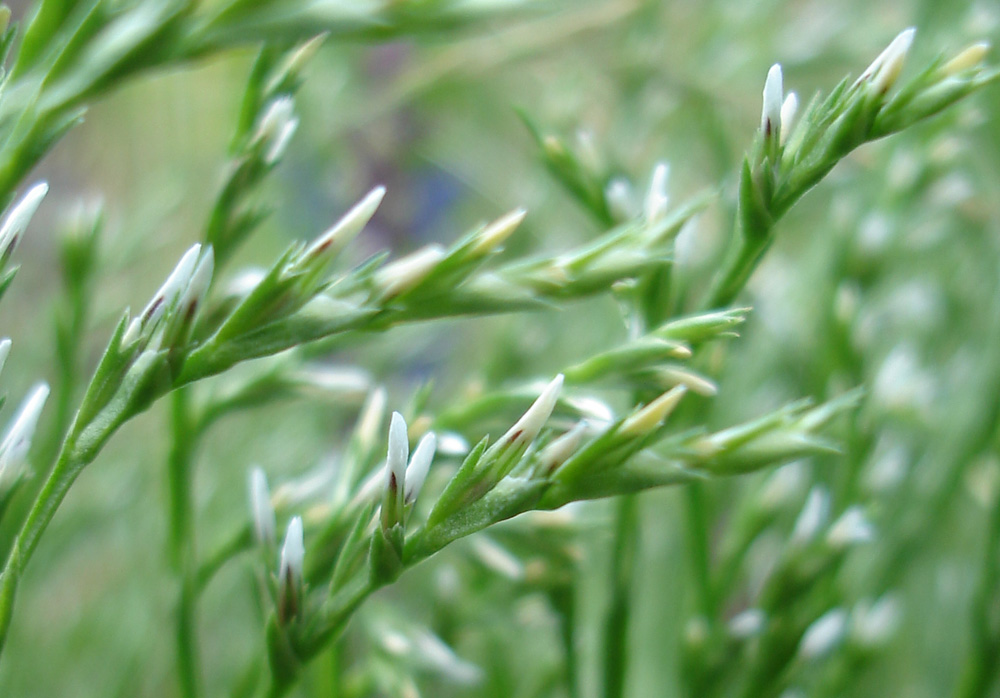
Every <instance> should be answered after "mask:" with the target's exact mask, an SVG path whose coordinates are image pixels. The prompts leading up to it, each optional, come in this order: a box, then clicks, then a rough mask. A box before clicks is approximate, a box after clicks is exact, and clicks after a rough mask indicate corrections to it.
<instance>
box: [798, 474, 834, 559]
mask: <svg viewBox="0 0 1000 698" xmlns="http://www.w3.org/2000/svg"><path fill="white" fill-rule="evenodd" d="M829 515H830V493H829V492H827V491H826V489H825V488H823V487H821V486H819V485H817V486H816V487H813V488H812V489H811V490H810V491H809V495H808V496H807V497H806V503H805V505H804V506H803V507H802V511H801V513H800V514H799V518H798V519H796V521H795V528H793V529H792V543H795V544H798V545H802V544H804V543H808V542H809V541H811V540H812V539H813V538H815V537H816V534H817V533H819V530H820V529H821V528H822V527H823V525H824V524H825V523H826V519H827V517H828V516H829Z"/></svg>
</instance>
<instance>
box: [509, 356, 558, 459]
mask: <svg viewBox="0 0 1000 698" xmlns="http://www.w3.org/2000/svg"><path fill="white" fill-rule="evenodd" d="M562 384H563V375H562V374H561V373H560V374H559V375H558V376H556V377H555V378H553V379H552V382H550V383H549V384H548V385H546V386H545V389H544V390H543V391H542V394H541V395H539V396H538V399H537V400H535V402H534V403H532V405H531V407H529V408H528V411H527V412H525V413H524V415H523V416H522V417H521V418H520V419H519V420H517V421H516V422H515V423H514V426H512V427H511V428H510V429H508V430H507V433H506V434H504V435H503V437H502V438H501V439H500V443H509V444H510V445H512V446H515V445H521V444H528V443H531V442H532V441H534V440H535V437H536V436H538V432H540V431H541V430H542V427H543V426H545V422H546V421H548V419H549V416H551V414H552V410H553V409H555V406H556V400H558V399H559V391H560V390H561V389H562Z"/></svg>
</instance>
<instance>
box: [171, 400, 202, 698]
mask: <svg viewBox="0 0 1000 698" xmlns="http://www.w3.org/2000/svg"><path fill="white" fill-rule="evenodd" d="M189 401H190V395H189V391H188V390H187V389H184V388H182V389H180V390H177V391H175V392H174V393H173V394H172V395H171V410H170V427H171V438H172V444H171V448H170V456H169V459H168V462H167V472H168V483H169V488H168V489H169V498H170V500H169V512H168V516H169V526H170V543H169V556H170V562H171V566H172V567H173V569H174V571H175V573H176V574H177V577H178V580H179V586H180V591H179V593H178V599H177V628H176V631H177V636H176V640H177V676H178V680H179V681H180V688H181V695H182V696H184V697H185V698H197V696H198V695H200V690H199V666H198V665H199V662H198V633H197V625H198V623H197V613H198V609H197V602H198V590H199V584H198V564H197V558H196V548H195V537H194V522H193V508H194V507H193V501H192V500H193V497H192V486H191V480H192V469H193V464H194V451H195V448H196V445H197V444H196V442H197V434H195V432H194V429H193V427H192V421H191V414H190V407H189Z"/></svg>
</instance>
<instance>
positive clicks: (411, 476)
mask: <svg viewBox="0 0 1000 698" xmlns="http://www.w3.org/2000/svg"><path fill="white" fill-rule="evenodd" d="M436 450H437V437H436V436H435V435H434V432H428V433H426V434H424V436H423V438H422V439H420V443H418V444H417V447H416V448H415V449H414V450H413V457H412V458H410V464H409V465H408V466H406V487H405V491H406V496H405V499H406V501H407V502H413V501H415V500H416V499H417V496H418V495H419V494H420V489H421V488H422V487H423V486H424V480H426V479H427V472H428V471H429V470H430V467H431V461H433V460H434V453H435V451H436Z"/></svg>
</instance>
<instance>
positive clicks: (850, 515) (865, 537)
mask: <svg viewBox="0 0 1000 698" xmlns="http://www.w3.org/2000/svg"><path fill="white" fill-rule="evenodd" d="M874 539H875V528H874V527H873V526H872V525H871V522H870V521H868V519H867V517H865V514H864V512H863V511H862V510H861V507H859V506H852V507H849V508H848V509H847V510H846V511H845V512H844V513H843V514H841V515H840V518H838V519H837V520H836V521H835V522H834V524H833V525H832V526H830V530H829V531H828V532H827V534H826V542H827V543H828V544H829V545H830V547H832V548H835V549H837V550H843V549H844V548H847V547H850V546H852V545H855V544H856V543H868V542H870V541H872V540H874Z"/></svg>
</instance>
